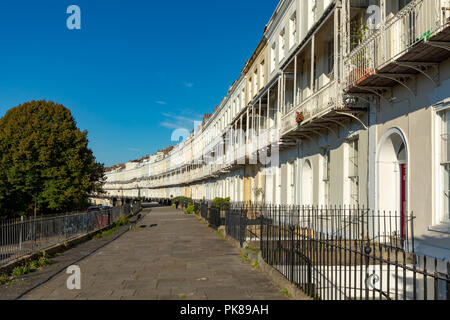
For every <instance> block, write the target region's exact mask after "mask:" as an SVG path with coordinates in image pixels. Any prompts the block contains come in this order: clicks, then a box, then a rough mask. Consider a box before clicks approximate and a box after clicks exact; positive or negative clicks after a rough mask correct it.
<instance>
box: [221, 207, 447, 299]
mask: <svg viewBox="0 0 450 320" xmlns="http://www.w3.org/2000/svg"><path fill="white" fill-rule="evenodd" d="M249 220H253V221H254V222H259V223H251V224H249V223H248V222H249ZM226 231H227V235H229V236H231V237H233V238H235V239H236V240H238V241H239V242H240V243H241V245H244V243H245V242H246V241H247V243H248V242H249V241H252V240H253V241H254V240H255V239H259V247H260V249H261V254H262V258H263V259H264V261H265V262H266V263H268V264H269V265H271V266H272V267H273V268H275V269H276V270H278V271H279V272H280V273H281V274H283V275H284V276H285V277H286V278H287V279H288V280H289V281H290V282H292V283H293V284H295V285H296V286H297V287H299V288H300V289H302V290H303V291H304V292H306V293H307V294H309V295H310V296H312V297H314V298H319V299H325V300H354V299H361V300H362V299H381V300H428V299H432V300H442V299H444V300H445V299H450V264H449V262H448V261H441V260H438V259H435V258H430V257H426V256H423V255H419V254H417V253H415V252H414V217H413V215H404V214H398V213H396V212H375V211H372V210H367V209H361V208H337V207H335V208H318V207H305V206H271V205H256V206H242V205H239V206H232V208H230V209H229V210H228V211H227V219H226ZM256 245H257V246H258V244H256Z"/></svg>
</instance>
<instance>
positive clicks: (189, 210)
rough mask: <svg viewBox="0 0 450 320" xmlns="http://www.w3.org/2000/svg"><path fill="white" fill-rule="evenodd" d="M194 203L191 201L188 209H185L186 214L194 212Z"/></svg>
mask: <svg viewBox="0 0 450 320" xmlns="http://www.w3.org/2000/svg"><path fill="white" fill-rule="evenodd" d="M194 209H195V208H194V205H193V204H192V203H190V204H189V205H188V207H187V208H186V210H184V214H194Z"/></svg>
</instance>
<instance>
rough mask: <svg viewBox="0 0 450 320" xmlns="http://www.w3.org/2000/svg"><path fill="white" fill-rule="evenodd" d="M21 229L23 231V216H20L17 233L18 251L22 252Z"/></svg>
mask: <svg viewBox="0 0 450 320" xmlns="http://www.w3.org/2000/svg"><path fill="white" fill-rule="evenodd" d="M22 229H23V216H20V232H19V237H20V238H19V250H20V251H22Z"/></svg>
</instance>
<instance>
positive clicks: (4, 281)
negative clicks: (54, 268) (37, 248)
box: [0, 252, 53, 287]
mask: <svg viewBox="0 0 450 320" xmlns="http://www.w3.org/2000/svg"><path fill="white" fill-rule="evenodd" d="M51 264H53V261H52V260H50V256H49V255H48V254H47V253H46V252H40V253H39V258H38V259H36V260H32V261H27V262H25V263H24V264H22V265H20V266H17V267H15V268H14V269H13V270H12V272H11V274H10V275H7V274H2V275H0V286H1V285H6V286H8V287H9V286H13V285H15V284H16V283H17V282H18V279H17V278H18V277H21V276H24V275H27V274H29V273H32V272H35V271H36V270H39V269H42V268H43V267H46V266H48V265H51Z"/></svg>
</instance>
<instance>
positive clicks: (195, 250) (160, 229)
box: [22, 207, 287, 300]
mask: <svg viewBox="0 0 450 320" xmlns="http://www.w3.org/2000/svg"><path fill="white" fill-rule="evenodd" d="M144 214H145V212H144ZM137 226H138V227H139V226H140V227H141V228H136V229H133V230H131V231H129V232H127V233H125V234H124V235H122V236H121V237H120V238H118V239H117V240H115V241H113V242H111V243H109V244H107V245H106V246H104V247H102V248H100V249H99V250H98V251H96V252H95V253H93V254H91V255H90V256H88V257H87V258H85V259H83V260H82V261H80V262H78V263H77V265H78V266H79V267H80V269H81V286H82V289H81V290H73V291H71V290H68V289H67V287H66V281H67V278H68V276H69V275H67V274H66V273H64V272H62V273H60V274H58V275H56V276H55V277H54V278H53V279H51V280H50V281H48V282H47V283H45V284H43V285H41V286H39V287H37V288H36V289H34V290H32V291H31V292H29V293H28V294H26V295H25V296H24V297H22V298H23V299H46V300H47V299H48V300H53V299H57V300H59V299H77V300H79V299H94V300H97V299H114V300H118V299H133V300H142V299H145V300H147V299H148V300H175V299H187V300H189V299H195V300H206V299H208V300H244V299H245V300H253V299H255V300H267V299H270V300H276V299H277V300H278V299H287V298H286V297H285V296H284V295H283V294H282V293H281V292H280V290H279V289H278V288H276V287H275V286H274V285H273V284H272V283H271V282H270V280H269V279H268V278H267V277H266V275H265V274H264V273H262V272H261V271H259V270H255V269H254V268H252V267H251V266H250V265H248V264H245V263H243V262H242V261H241V260H240V258H239V256H238V250H237V249H236V248H235V247H233V246H232V245H231V244H230V243H228V242H227V241H224V240H223V239H221V238H219V237H218V236H217V235H216V234H215V233H214V231H213V230H212V229H210V228H208V227H206V226H205V225H204V224H203V223H201V222H199V221H198V220H197V218H196V217H195V216H186V215H184V214H183V213H182V212H181V211H175V210H174V209H172V208H166V207H163V208H160V207H157V208H153V209H152V211H151V212H147V213H146V215H145V217H144V218H143V219H142V220H141V221H140V222H139V223H138V225H137ZM93 241H95V240H93Z"/></svg>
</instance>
